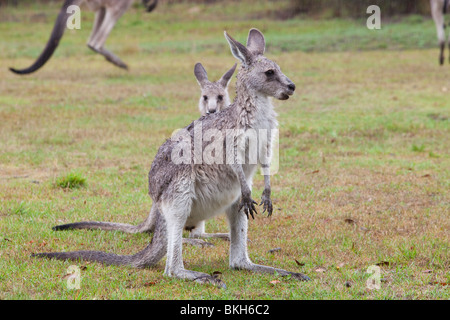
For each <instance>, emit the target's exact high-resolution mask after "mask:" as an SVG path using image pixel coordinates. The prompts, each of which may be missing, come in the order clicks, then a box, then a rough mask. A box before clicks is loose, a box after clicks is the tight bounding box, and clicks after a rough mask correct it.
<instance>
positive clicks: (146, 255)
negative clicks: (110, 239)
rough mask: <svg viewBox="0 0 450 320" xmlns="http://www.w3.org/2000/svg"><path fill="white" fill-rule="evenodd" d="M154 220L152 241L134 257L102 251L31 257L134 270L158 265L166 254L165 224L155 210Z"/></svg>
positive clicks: (43, 254) (47, 254) (55, 253)
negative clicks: (123, 266) (78, 261)
mask: <svg viewBox="0 0 450 320" xmlns="http://www.w3.org/2000/svg"><path fill="white" fill-rule="evenodd" d="M155 219H156V224H155V232H154V234H153V238H152V241H151V242H150V244H149V245H148V246H147V247H146V248H145V249H143V250H142V251H140V252H138V253H136V254H134V255H130V256H121V255H116V254H113V253H106V252H102V251H73V252H53V253H51V252H49V253H37V254H33V255H32V257H37V258H50V259H52V258H54V259H58V260H84V261H96V262H100V263H103V264H107V265H118V266H121V265H127V266H131V267H135V268H146V267H151V266H153V265H155V264H156V263H158V261H159V260H161V259H162V258H163V257H164V256H165V255H166V252H167V231H166V222H165V220H164V218H163V217H162V216H161V213H160V212H159V211H158V210H155Z"/></svg>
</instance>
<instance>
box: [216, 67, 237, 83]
mask: <svg viewBox="0 0 450 320" xmlns="http://www.w3.org/2000/svg"><path fill="white" fill-rule="evenodd" d="M236 66H237V63H235V64H234V66H233V67H232V68H231V69H230V70H228V71H227V72H226V73H225V74H224V75H223V76H222V78H220V80H219V83H220V85H221V86H222V87H223V88H226V87H228V83H230V80H231V77H232V76H233V73H234V70H236Z"/></svg>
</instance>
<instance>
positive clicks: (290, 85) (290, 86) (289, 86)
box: [288, 83, 295, 91]
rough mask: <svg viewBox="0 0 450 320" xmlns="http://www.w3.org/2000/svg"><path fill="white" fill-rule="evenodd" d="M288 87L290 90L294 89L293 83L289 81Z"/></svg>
mask: <svg viewBox="0 0 450 320" xmlns="http://www.w3.org/2000/svg"><path fill="white" fill-rule="evenodd" d="M288 88H289V89H290V90H292V91H295V84H293V83H290V84H289V85H288Z"/></svg>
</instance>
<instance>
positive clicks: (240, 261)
mask: <svg viewBox="0 0 450 320" xmlns="http://www.w3.org/2000/svg"><path fill="white" fill-rule="evenodd" d="M226 213H227V218H228V221H229V224H230V267H231V268H233V269H239V270H240V269H244V270H250V271H253V272H264V273H271V274H273V273H275V272H277V273H278V274H280V275H282V276H289V275H290V276H291V277H293V278H294V279H297V280H302V281H306V280H310V278H309V277H308V276H306V275H304V274H303V273H298V272H291V271H286V270H283V269H278V268H273V267H269V266H263V265H259V264H255V263H253V262H252V261H251V260H250V258H249V257H248V252H247V228H248V219H247V217H246V216H245V215H244V213H243V212H242V211H240V210H239V201H237V202H236V203H234V204H233V205H232V206H231V207H230V208H229V209H228V210H227V212H226Z"/></svg>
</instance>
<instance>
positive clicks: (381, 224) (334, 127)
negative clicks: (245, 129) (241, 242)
mask: <svg viewBox="0 0 450 320" xmlns="http://www.w3.org/2000/svg"><path fill="white" fill-rule="evenodd" d="M286 5H287V2H284V1H281V2H278V1H277V2H276V3H275V2H272V1H269V2H266V1H252V3H249V2H243V3H242V4H239V3H238V2H235V1H233V2H230V4H229V5H227V6H223V4H222V3H218V4H216V5H198V6H195V7H194V8H196V9H195V10H193V9H192V7H190V6H189V5H187V4H176V5H170V6H167V5H161V6H159V7H158V8H157V10H156V11H155V12H153V13H151V14H146V13H144V12H143V10H142V7H136V8H133V9H132V10H130V12H127V13H126V14H125V15H124V16H123V17H122V18H121V19H120V21H119V23H118V25H117V26H116V27H115V28H114V30H113V31H112V33H111V35H110V37H109V38H108V41H107V47H108V48H109V49H111V50H112V51H113V52H115V53H116V54H117V55H119V56H120V57H121V58H122V59H123V60H124V61H125V62H127V63H128V64H129V66H130V70H129V71H128V72H126V71H123V70H120V69H118V68H115V67H114V66H112V65H111V64H109V63H107V62H106V61H104V59H103V58H102V57H101V56H99V55H96V54H93V53H92V52H91V51H90V50H89V49H87V48H86V46H85V42H86V39H87V38H88V36H89V33H90V27H91V25H92V18H93V15H92V14H91V13H86V12H85V11H83V12H82V19H83V20H82V29H81V30H79V31H73V32H69V31H66V34H65V35H64V37H63V39H62V41H61V44H60V47H59V48H58V49H57V51H56V52H55V55H54V56H53V57H52V59H51V60H50V61H49V62H48V63H47V65H46V66H45V67H44V68H42V69H41V70H40V71H39V72H37V73H34V74H32V75H29V76H24V77H19V76H17V75H14V74H12V73H10V72H9V71H8V70H7V68H8V67H10V66H14V67H25V66H28V65H29V64H31V63H32V61H33V60H34V59H35V58H36V57H37V56H38V55H39V53H40V50H42V48H43V46H44V43H45V41H46V40H47V39H48V36H49V33H50V30H51V28H52V25H53V19H54V17H55V16H56V13H57V9H56V8H53V7H52V8H50V7H48V6H47V5H43V4H39V3H36V4H33V5H32V6H30V7H23V6H19V7H18V8H17V9H15V8H7V9H5V10H3V9H2V11H1V12H0V20H1V21H2V23H0V35H1V36H2V42H1V43H0V119H1V125H0V136H1V137H2V139H0V150H1V152H0V258H1V259H0V298H1V299H191V300H192V299H448V298H450V295H449V291H448V286H443V285H436V283H448V282H449V281H450V280H449V277H450V275H449V267H450V260H449V249H450V246H449V243H450V241H449V240H450V235H449V231H448V230H450V221H449V216H448V213H449V209H450V208H449V189H450V183H449V181H450V179H449V178H450V174H449V168H450V159H449V152H448V150H449V149H450V144H449V139H448V137H449V123H448V119H449V116H450V104H449V102H448V101H449V100H448V89H449V88H450V83H449V80H448V79H450V67H449V66H448V65H445V66H443V67H440V66H438V49H437V48H436V47H435V42H436V35H435V31H434V25H433V22H432V21H431V20H430V19H428V18H422V19H419V18H418V17H412V18H402V19H397V20H392V21H390V22H385V23H383V25H382V29H381V30H380V31H369V30H367V29H366V28H365V24H364V21H363V19H360V20H337V19H329V20H313V19H308V18H307V17H298V18H295V19H290V20H276V19H269V18H262V17H265V16H267V15H268V13H270V12H272V11H273V10H277V8H279V7H280V6H281V8H283V6H286ZM237 9H238V10H237ZM41 12H45V18H39V17H41V16H39V15H38V14H39V13H41ZM233 12H236V15H234V16H233V15H232V13H233ZM268 16H269V17H270V16H271V15H270V14H269V15H268ZM250 27H257V28H259V29H260V30H262V31H263V32H264V34H265V35H266V40H267V43H268V48H267V56H268V57H269V58H273V59H274V60H275V61H277V62H278V63H279V65H280V67H281V69H282V70H283V71H284V73H285V74H286V75H287V76H288V77H289V78H290V79H291V80H292V81H294V82H295V83H296V85H297V88H298V89H297V91H296V94H295V95H294V96H293V97H292V98H291V99H289V100H287V101H274V104H275V105H276V108H277V112H278V114H279V123H280V141H279V145H280V148H279V159H280V161H279V162H280V167H279V171H278V173H277V174H276V175H274V176H273V177H272V179H271V183H272V198H273V202H274V208H275V210H274V214H273V216H272V217H271V218H267V217H265V216H263V215H262V214H258V215H257V216H256V217H255V220H251V221H250V224H249V238H250V239H251V241H250V242H249V255H250V257H251V259H252V260H253V261H254V262H256V263H260V264H267V265H271V266H275V267H279V268H284V269H288V270H292V271H297V272H303V273H306V274H307V275H308V276H310V277H311V279H312V281H310V282H308V283H303V282H302V283H298V282H295V281H293V280H292V279H284V278H279V277H277V276H276V275H259V274H252V273H249V272H245V271H235V270H230V269H229V268H228V249H229V243H227V242H224V241H220V240H212V242H214V244H215V247H213V248H203V249H202V248H196V247H189V246H184V247H183V259H184V263H185V266H186V267H187V268H189V269H192V270H197V271H201V272H207V273H213V272H215V271H219V272H221V273H222V275H221V277H222V279H223V280H224V282H225V283H226V284H227V288H228V289H227V290H220V289H217V288H215V287H211V286H201V285H198V284H195V283H190V282H187V281H182V280H177V279H171V278H168V277H165V276H163V271H164V263H165V260H164V259H163V260H162V261H161V262H160V263H159V264H158V265H157V266H156V267H155V268H151V269H146V270H136V269H131V268H122V267H113V266H102V265H100V264H96V263H83V262H80V263H74V262H64V261H48V260H41V259H33V258H30V254H31V253H33V252H44V251H69V250H77V249H81V250H83V249H85V250H89V249H95V250H103V251H108V252H114V253H118V254H132V253H136V252H137V251H139V250H140V249H142V248H143V247H144V246H146V244H148V242H149V239H150V238H149V236H148V235H146V234H145V235H129V234H122V233H119V232H104V231H92V232H87V231H83V230H78V231H70V232H54V231H52V229H51V227H52V226H54V225H58V224H62V223H69V222H74V221H82V220H97V221H114V222H128V223H134V224H137V223H139V222H141V221H142V220H143V219H144V218H145V217H146V215H147V214H148V211H149V209H150V207H151V204H152V201H151V199H150V197H149V196H148V193H147V190H148V189H147V188H148V186H147V173H148V170H149V169H150V166H151V162H152V160H153V157H154V155H155V154H156V152H157V150H158V147H159V146H160V145H161V144H162V143H163V142H164V141H165V139H167V138H168V137H169V136H170V135H171V133H172V132H173V131H174V130H175V129H177V128H181V127H184V126H185V125H187V124H189V123H190V122H191V121H192V120H194V119H196V118H197V117H198V110H197V103H198V95H199V94H200V90H199V88H198V85H197V83H196V81H195V78H194V75H193V67H194V65H195V63H196V62H202V63H203V64H204V65H205V67H206V69H207V70H208V76H209V77H210V78H211V79H218V78H219V77H220V76H221V75H222V74H223V73H224V72H225V71H226V70H228V69H229V68H230V67H231V66H232V65H233V64H234V63H235V59H234V58H233V57H232V56H231V54H230V52H229V48H228V47H227V44H226V42H225V39H224V37H223V30H227V31H228V32H229V33H230V34H231V35H233V36H234V37H235V38H236V39H238V40H240V41H243V42H244V41H245V37H246V34H247V32H248V29H249V28H250ZM234 85H235V79H233V80H232V82H231V84H230V93H231V96H234ZM70 173H74V174H73V175H72V176H70ZM59 178H63V180H64V181H65V183H64V184H63V185H64V186H68V185H70V186H72V187H73V186H75V185H81V184H83V185H84V187H81V188H70V189H69V188H61V187H56V186H55V184H56V183H57V181H58V179H59ZM83 181H84V182H83ZM263 185H264V182H263V178H262V177H261V176H260V175H257V176H256V177H255V181H254V188H253V197H254V198H255V199H258V198H259V197H260V196H261V192H262V190H263ZM348 221H354V222H348ZM206 228H207V231H208V232H225V231H226V230H227V224H226V221H225V219H224V218H223V217H219V218H217V219H214V220H211V221H208V222H207V226H206ZM273 248H281V250H280V251H276V252H274V253H269V250H271V249H273ZM297 262H298V263H297ZM384 262H389V263H384ZM72 264H75V265H77V266H79V267H82V268H81V277H82V280H81V289H79V290H69V289H68V288H67V285H66V283H67V279H66V278H65V275H66V274H67V269H68V268H69V266H70V265H72ZM376 264H379V265H380V268H381V278H382V279H383V281H382V282H381V288H380V289H379V290H368V289H367V287H366V282H367V280H368V279H369V277H370V274H369V273H367V269H368V268H369V267H370V266H371V265H376ZM319 267H321V268H323V269H324V270H325V271H323V272H318V271H317V270H321V269H318V268H319ZM273 280H279V281H280V282H279V283H275V284H274V283H271V282H272V281H273ZM347 281H348V282H351V284H352V285H351V286H350V287H347V286H345V283H346V282H347Z"/></svg>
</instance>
